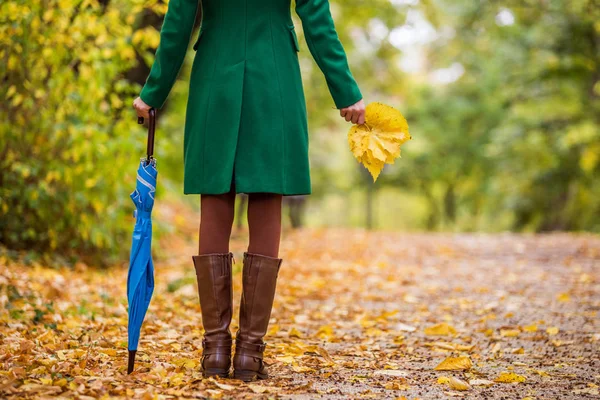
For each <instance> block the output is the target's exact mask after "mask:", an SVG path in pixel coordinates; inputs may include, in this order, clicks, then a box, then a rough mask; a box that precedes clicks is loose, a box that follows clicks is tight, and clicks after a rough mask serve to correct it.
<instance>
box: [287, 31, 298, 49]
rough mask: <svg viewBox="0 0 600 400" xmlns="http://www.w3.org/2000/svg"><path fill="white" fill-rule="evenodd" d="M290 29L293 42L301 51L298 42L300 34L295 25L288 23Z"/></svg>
mask: <svg viewBox="0 0 600 400" xmlns="http://www.w3.org/2000/svg"><path fill="white" fill-rule="evenodd" d="M288 29H289V31H290V34H291V35H292V42H293V44H294V49H295V50H296V51H300V45H299V44H298V36H297V35H296V29H295V27H294V25H288Z"/></svg>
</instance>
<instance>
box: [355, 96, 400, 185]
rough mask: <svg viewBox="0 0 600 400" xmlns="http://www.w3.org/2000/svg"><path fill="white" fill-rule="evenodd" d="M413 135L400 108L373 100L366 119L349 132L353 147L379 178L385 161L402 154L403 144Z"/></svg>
mask: <svg viewBox="0 0 600 400" xmlns="http://www.w3.org/2000/svg"><path fill="white" fill-rule="evenodd" d="M410 139H411V136H410V134H409V132H408V123H407V122H406V119H405V118H404V116H402V114H401V113H400V111H398V110H396V109H395V108H393V107H391V106H388V105H385V104H383V103H377V102H375V103H371V104H369V105H368V106H367V107H366V110H365V123H364V124H362V125H353V126H352V127H351V128H350V131H349V132H348V144H349V145H350V150H351V151H352V154H353V155H354V157H355V158H356V159H357V160H358V162H360V163H362V164H363V165H364V167H365V168H367V170H369V172H370V173H371V176H373V181H376V180H377V177H379V174H380V173H381V170H382V169H383V166H384V164H393V163H394V160H395V159H396V158H398V157H400V147H401V146H402V145H403V144H404V143H405V142H406V141H408V140H410Z"/></svg>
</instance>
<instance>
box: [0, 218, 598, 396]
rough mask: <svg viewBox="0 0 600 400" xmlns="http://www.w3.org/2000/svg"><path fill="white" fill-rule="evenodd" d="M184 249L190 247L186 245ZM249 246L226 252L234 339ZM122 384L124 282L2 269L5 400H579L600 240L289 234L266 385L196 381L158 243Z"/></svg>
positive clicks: (194, 335)
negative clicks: (151, 284)
mask: <svg viewBox="0 0 600 400" xmlns="http://www.w3.org/2000/svg"><path fill="white" fill-rule="evenodd" d="M188 233H189V234H190V235H189V237H191V238H193V237H194V232H193V231H192V232H188ZM245 241H246V235H245V233H244V232H241V233H238V234H236V238H235V240H234V241H233V247H232V250H233V251H234V254H235V258H236V260H238V263H237V264H236V265H235V266H234V271H235V276H234V284H235V289H234V290H235V292H234V302H235V314H234V319H233V322H232V330H233V331H234V332H235V329H236V328H237V319H238V318H237V317H238V314H237V313H238V306H239V295H240V285H241V274H240V270H241V263H240V262H239V260H241V259H242V252H243V250H244V246H245ZM161 246H162V250H161V252H160V254H159V260H158V262H157V266H156V290H155V295H154V298H153V300H152V303H151V306H150V310H149V312H148V315H147V317H146V322H145V324H144V327H143V330H142V340H141V343H140V350H139V354H138V363H137V366H136V371H135V372H134V373H133V374H132V375H127V374H126V363H127V349H126V346H127V309H126V296H125V290H126V289H125V283H126V275H127V270H126V266H123V267H115V268H112V269H109V270H97V269H95V268H91V267H89V266H85V265H77V266H76V267H75V268H74V269H73V270H67V269H63V270H57V269H48V268H45V267H44V266H41V265H33V266H24V265H21V264H18V263H17V264H15V263H14V262H12V261H9V260H7V259H2V260H0V272H1V275H0V289H1V292H0V302H1V304H2V307H1V310H0V327H1V331H0V335H1V336H0V374H1V375H0V379H1V381H0V396H1V397H3V398H27V397H30V398H41V397H54V396H62V397H65V398H80V399H91V398H99V397H100V398H102V397H104V398H108V397H137V398H142V399H154V398H186V397H187V398H287V399H312V398H324V399H346V398H376V399H380V398H389V399H404V398H406V399H441V398H453V397H464V398H480V399H526V398H527V399H571V398H572V399H576V398H577V399H580V398H597V397H598V395H599V388H598V385H599V384H600V361H599V357H598V354H599V344H600V319H599V318H598V311H599V308H600V271H599V266H600V238H599V237H598V236H591V235H568V234H552V235H541V236H529V235H509V234H506V235H474V234H469V235H465V234H461V235H452V234H399V233H389V232H365V231H360V230H331V229H329V230H301V231H295V232H286V233H285V234H284V240H283V243H282V251H281V256H282V257H283V258H284V262H283V264H282V267H281V272H280V278H279V281H278V287H277V295H276V299H275V305H274V309H273V313H272V320H271V325H270V331H269V333H268V335H267V337H266V338H265V340H266V341H267V342H268V346H267V349H266V352H265V360H266V362H267V363H268V364H269V372H270V374H271V376H272V377H271V378H270V379H268V380H266V381H258V382H253V383H250V384H246V383H242V382H240V381H235V380H232V379H212V378H209V379H202V376H201V373H200V370H199V359H200V356H201V339H202V332H203V331H202V326H201V316H200V306H199V304H198V295H197V288H196V282H195V275H194V272H193V266H192V263H191V258H190V256H191V254H193V253H194V249H195V247H194V244H193V243H192V242H189V243H188V242H187V241H184V240H183V239H181V236H178V239H177V238H172V239H171V240H167V239H164V243H162V244H161Z"/></svg>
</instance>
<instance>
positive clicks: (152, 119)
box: [138, 108, 156, 162]
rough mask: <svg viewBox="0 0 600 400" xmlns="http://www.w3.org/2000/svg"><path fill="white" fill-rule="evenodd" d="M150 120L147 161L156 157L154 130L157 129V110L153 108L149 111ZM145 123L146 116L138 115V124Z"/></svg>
mask: <svg viewBox="0 0 600 400" xmlns="http://www.w3.org/2000/svg"><path fill="white" fill-rule="evenodd" d="M148 113H149V115H150V120H149V121H148V143H147V145H146V161H147V162H150V160H151V159H152V158H153V157H154V132H155V131H156V110H155V109H154V108H151V109H150V111H149V112H148ZM143 123H144V117H138V124H143Z"/></svg>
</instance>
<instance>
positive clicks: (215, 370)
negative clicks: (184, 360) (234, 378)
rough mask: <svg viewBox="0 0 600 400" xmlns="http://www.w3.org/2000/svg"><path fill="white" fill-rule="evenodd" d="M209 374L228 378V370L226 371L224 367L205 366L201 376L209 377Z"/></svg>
mask: <svg viewBox="0 0 600 400" xmlns="http://www.w3.org/2000/svg"><path fill="white" fill-rule="evenodd" d="M211 376H218V377H221V378H228V377H229V371H226V370H224V369H221V368H207V369H205V370H203V371H202V377H204V378H210V377H211Z"/></svg>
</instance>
